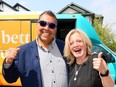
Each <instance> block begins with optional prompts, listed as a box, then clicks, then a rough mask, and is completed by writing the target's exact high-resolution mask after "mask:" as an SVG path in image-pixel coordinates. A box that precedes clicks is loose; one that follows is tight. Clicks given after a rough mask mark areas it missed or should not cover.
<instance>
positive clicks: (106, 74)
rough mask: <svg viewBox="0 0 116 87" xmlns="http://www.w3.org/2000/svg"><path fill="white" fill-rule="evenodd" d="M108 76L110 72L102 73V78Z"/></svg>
mask: <svg viewBox="0 0 116 87" xmlns="http://www.w3.org/2000/svg"><path fill="white" fill-rule="evenodd" d="M108 75H109V70H106V72H105V74H102V73H100V76H101V77H106V76H108Z"/></svg>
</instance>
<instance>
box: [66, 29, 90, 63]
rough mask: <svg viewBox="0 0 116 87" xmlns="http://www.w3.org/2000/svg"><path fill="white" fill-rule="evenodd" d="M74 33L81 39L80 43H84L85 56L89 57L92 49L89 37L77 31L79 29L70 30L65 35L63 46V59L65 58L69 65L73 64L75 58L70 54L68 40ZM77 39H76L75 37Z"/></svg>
mask: <svg viewBox="0 0 116 87" xmlns="http://www.w3.org/2000/svg"><path fill="white" fill-rule="evenodd" d="M74 33H78V34H79V35H80V36H81V38H82V41H83V42H84V45H85V47H86V48H87V50H86V51H87V52H86V53H87V54H86V56H90V55H91V49H92V43H91V40H90V39H89V37H88V36H87V35H86V33H85V32H84V31H82V30H79V29H72V30H71V31H70V32H69V33H68V34H67V35H66V38H65V46H64V57H66V58H67V60H68V63H69V64H70V65H71V64H73V63H74V62H75V57H74V55H73V54H72V53H71V51H70V43H69V40H70V37H71V35H73V34H74ZM77 38H78V37H77Z"/></svg>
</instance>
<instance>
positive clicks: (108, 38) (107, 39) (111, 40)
mask: <svg viewBox="0 0 116 87" xmlns="http://www.w3.org/2000/svg"><path fill="white" fill-rule="evenodd" d="M93 26H94V28H95V30H96V32H97V33H98V35H99V37H100V39H101V40H102V42H103V44H105V45H106V46H107V47H109V48H110V49H111V50H113V51H116V40H115V34H114V33H113V32H112V29H111V27H110V26H109V24H106V25H103V26H102V20H100V19H97V18H95V19H94V23H93Z"/></svg>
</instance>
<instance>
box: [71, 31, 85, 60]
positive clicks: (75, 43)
mask: <svg viewBox="0 0 116 87" xmlns="http://www.w3.org/2000/svg"><path fill="white" fill-rule="evenodd" d="M69 44H70V45H69V47H70V50H71V53H72V54H73V55H74V56H75V57H76V58H83V57H85V56H86V48H85V47H86V46H85V44H84V42H83V40H82V37H81V36H80V35H79V34H78V32H75V33H73V34H72V35H71V36H70V39H69Z"/></svg>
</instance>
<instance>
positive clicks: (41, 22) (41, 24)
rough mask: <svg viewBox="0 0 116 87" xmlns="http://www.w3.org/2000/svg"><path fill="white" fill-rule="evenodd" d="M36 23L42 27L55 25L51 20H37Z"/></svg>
mask: <svg viewBox="0 0 116 87" xmlns="http://www.w3.org/2000/svg"><path fill="white" fill-rule="evenodd" d="M38 23H39V24H40V26H42V27H46V26H47V25H48V26H49V28H51V29H54V28H55V27H56V26H57V25H56V24H55V23H51V22H46V21H43V20H38Z"/></svg>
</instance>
